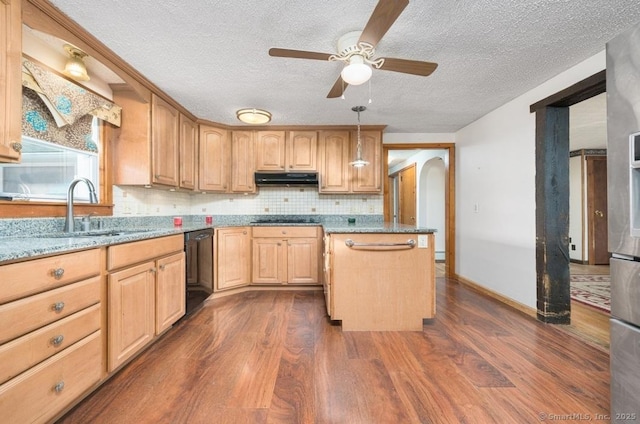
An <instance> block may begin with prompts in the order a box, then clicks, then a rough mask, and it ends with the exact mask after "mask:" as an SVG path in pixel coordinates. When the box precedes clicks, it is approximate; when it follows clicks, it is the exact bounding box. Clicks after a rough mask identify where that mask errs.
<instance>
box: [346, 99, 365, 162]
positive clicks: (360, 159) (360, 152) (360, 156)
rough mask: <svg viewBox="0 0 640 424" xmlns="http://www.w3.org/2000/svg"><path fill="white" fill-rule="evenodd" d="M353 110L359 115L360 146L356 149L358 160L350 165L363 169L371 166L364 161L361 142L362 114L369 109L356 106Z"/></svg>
mask: <svg viewBox="0 0 640 424" xmlns="http://www.w3.org/2000/svg"><path fill="white" fill-rule="evenodd" d="M351 110H352V111H354V112H357V113H358V145H357V147H356V149H357V150H356V160H354V161H353V162H349V165H351V166H353V167H354V168H362V167H363V166H367V165H369V162H367V161H366V160H364V159H362V143H361V142H360V112H363V111H365V110H367V108H366V107H364V106H354V107H352V108H351Z"/></svg>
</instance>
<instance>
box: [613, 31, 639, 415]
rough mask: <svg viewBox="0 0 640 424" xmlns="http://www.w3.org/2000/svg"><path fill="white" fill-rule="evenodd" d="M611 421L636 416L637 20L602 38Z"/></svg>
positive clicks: (637, 321) (637, 225) (637, 282)
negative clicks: (609, 254)
mask: <svg viewBox="0 0 640 424" xmlns="http://www.w3.org/2000/svg"><path fill="white" fill-rule="evenodd" d="M607 138H608V140H607V172H608V174H607V180H608V191H607V198H608V213H609V223H608V225H609V252H612V256H613V257H612V259H611V321H610V322H611V348H610V355H611V422H614V423H615V422H624V423H628V422H640V24H638V25H636V26H634V27H632V28H630V29H628V30H627V31H625V32H623V33H622V34H620V35H619V36H617V37H616V38H614V39H613V40H611V41H610V42H609V43H607Z"/></svg>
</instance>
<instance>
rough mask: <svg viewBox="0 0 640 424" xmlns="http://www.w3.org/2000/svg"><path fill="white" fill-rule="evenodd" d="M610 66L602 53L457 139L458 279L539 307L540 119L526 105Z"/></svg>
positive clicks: (489, 116)
mask: <svg viewBox="0 0 640 424" xmlns="http://www.w3.org/2000/svg"><path fill="white" fill-rule="evenodd" d="M605 65H606V61H605V52H604V50H603V51H602V52H600V53H598V54H596V55H594V56H593V57H591V58H589V59H587V60H585V61H583V62H581V63H579V64H577V65H576V66H574V67H573V68H571V69H569V70H567V71H565V72H563V73H561V74H560V75H558V76H556V77H554V78H552V79H550V80H548V81H546V82H544V83H543V84H541V85H540V86H538V87H536V88H535V89H533V90H531V91H529V92H527V93H525V94H523V95H522V96H520V97H518V98H516V99H514V100H512V101H510V102H509V103H507V104H505V105H503V106H501V107H500V108H498V109H496V110H494V111H493V112H491V113H489V114H487V115H485V116H483V117H482V118H480V119H478V120H477V121H475V122H473V123H471V124H470V125H468V126H466V127H464V128H462V129H461V130H460V131H458V132H457V133H456V137H455V139H456V161H457V163H456V171H457V175H456V206H457V211H456V220H457V222H456V259H457V262H456V272H457V273H458V274H459V275H460V276H462V277H464V278H466V279H468V280H470V281H473V282H475V283H477V284H479V285H481V286H484V287H486V288H487V289H489V290H491V291H494V292H497V293H499V294H501V295H503V296H506V297H508V298H511V299H513V300H515V301H517V302H520V303H522V304H524V305H527V306H529V307H531V308H535V305H536V269H535V262H536V253H535V240H536V228H535V227H536V222H535V208H536V202H535V114H532V113H530V112H529V106H530V105H531V104H533V103H535V102H537V101H539V100H542V99H544V98H546V97H548V96H550V95H552V94H554V93H557V92H558V91H560V90H563V89H565V88H567V87H569V86H571V85H573V84H575V83H577V82H579V81H581V80H583V79H585V78H587V77H589V76H591V75H593V74H595V73H597V72H599V71H602V70H603V69H605ZM475 205H477V208H476V207H475Z"/></svg>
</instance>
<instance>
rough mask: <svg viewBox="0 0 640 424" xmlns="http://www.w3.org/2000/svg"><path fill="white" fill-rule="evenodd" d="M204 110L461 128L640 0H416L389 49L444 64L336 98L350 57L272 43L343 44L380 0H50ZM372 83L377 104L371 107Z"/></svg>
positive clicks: (591, 48) (594, 46)
mask: <svg viewBox="0 0 640 424" xmlns="http://www.w3.org/2000/svg"><path fill="white" fill-rule="evenodd" d="M51 2H52V3H53V4H54V5H55V6H57V7H58V8H60V9H61V10H62V11H63V12H64V13H66V14H67V15H68V16H70V17H71V18H72V19H74V20H75V21H76V22H78V23H79V24H80V25H82V26H83V27H84V28H86V29H87V30H88V31H89V32H90V33H92V34H93V35H95V36H96V37H97V38H98V39H100V40H101V41H102V42H103V43H104V44H105V45H107V46H108V47H109V48H110V49H111V50H113V51H114V52H115V53H116V54H118V55H119V56H120V57H122V58H123V59H124V60H125V61H126V62H128V63H129V64H131V65H132V66H133V67H134V68H136V69H137V70H139V71H140V72H141V73H142V74H143V75H145V76H146V77H147V78H148V79H150V80H151V81H152V82H153V83H155V84H156V85H157V86H158V87H160V88H161V89H162V90H164V91H165V92H166V93H167V94H169V95H170V96H171V97H173V98H174V99H175V100H176V101H178V102H179V103H180V104H182V105H183V106H184V107H186V108H187V109H188V110H190V111H191V112H192V113H194V114H195V115H196V116H198V117H199V118H203V119H208V120H211V121H215V122H220V123H225V124H237V123H238V121H237V120H236V118H235V111H236V110H237V109H240V108H244V107H258V108H264V109H267V110H269V111H270V112H271V113H272V114H273V120H272V124H273V125H331V124H353V123H355V121H356V115H355V113H354V112H352V111H351V107H352V106H355V105H360V104H365V105H366V106H367V110H366V111H365V112H363V113H362V115H361V122H362V123H363V124H385V125H388V128H387V132H413V133H422V132H454V131H456V130H458V129H460V128H461V127H463V126H465V125H467V124H469V123H470V122H473V121H474V120H476V119H478V118H480V117H481V116H483V115H484V114H486V113H487V112H489V111H491V110H493V109H495V108H496V107H498V106H500V105H502V104H504V103H505V102H507V101H509V100H511V99H513V98H515V97H517V96H519V95H520V94H522V93H524V92H526V91H528V90H530V89H532V88H534V87H536V86H538V85H539V84H541V83H542V82H544V81H546V80H547V79H549V78H551V77H553V76H555V75H557V74H558V73H560V72H562V71H564V70H566V69H568V68H569V67H571V66H573V65H575V64H577V63H579V62H580V61H582V60H584V59H586V58H588V57H590V56H592V55H594V54H595V53H597V52H599V51H601V50H603V49H604V47H605V43H606V42H607V41H609V40H610V39H612V38H613V37H614V36H615V35H617V34H618V33H619V32H621V31H622V30H624V29H626V28H627V27H629V26H631V25H633V24H635V23H637V22H639V21H640V7H638V1H637V0H589V1H578V0H573V1H572V0H511V1H507V0H481V1H478V0H459V1H456V0H451V1H441V0H412V1H411V3H410V4H409V5H408V6H407V8H406V9H405V10H404V12H403V13H402V14H401V15H400V17H399V19H398V20H397V21H396V23H395V24H394V25H393V26H392V27H391V29H390V30H389V32H387V34H386V35H385V36H384V38H383V39H382V41H381V42H380V43H379V44H378V47H377V49H376V53H377V54H376V56H378V57H398V58H406V59H414V60H426V61H433V62H437V63H438V64H439V67H438V69H437V70H436V71H435V72H434V73H433V74H432V75H431V76H430V77H418V76H413V75H404V74H399V73H395V72H388V71H387V72H385V71H376V70H374V74H373V77H372V79H371V84H370V86H369V84H364V85H362V86H357V87H353V86H351V87H348V89H347V91H346V93H345V97H346V99H344V100H342V99H340V98H338V99H327V98H326V95H327V93H328V92H329V89H330V88H331V86H332V85H333V83H334V82H335V80H336V78H337V76H338V75H339V72H340V69H341V66H342V65H341V64H340V63H336V62H323V61H315V60H301V59H285V58H274V57H270V56H269V55H268V53H267V52H268V50H269V48H271V47H281V48H288V49H297V50H311V51H317V52H324V53H334V52H335V48H336V47H335V45H336V43H337V40H338V38H339V37H340V36H341V35H342V34H344V33H346V32H349V31H353V30H361V29H362V28H363V27H364V26H365V24H366V22H367V20H368V18H369V16H370V15H371V12H372V11H373V9H374V8H375V6H376V3H377V1H376V0H350V1H317V2H311V1H303V0H299V1H292V0H270V1H257V0H219V1H189V2H183V1H177V0H163V1H159V2H158V1H155V0H154V1H151V0H136V1H124V0H119V1H110V2H104V1H98V0H51ZM369 92H370V93H371V98H372V100H373V102H372V103H371V104H368V103H367V102H368V99H369Z"/></svg>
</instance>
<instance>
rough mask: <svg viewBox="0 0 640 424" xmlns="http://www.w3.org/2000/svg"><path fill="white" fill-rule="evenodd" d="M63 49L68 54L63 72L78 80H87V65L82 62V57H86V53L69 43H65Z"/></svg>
mask: <svg viewBox="0 0 640 424" xmlns="http://www.w3.org/2000/svg"><path fill="white" fill-rule="evenodd" d="M64 49H65V50H66V51H67V53H68V54H69V59H68V60H67V64H66V65H65V67H64V71H63V73H64V74H65V75H67V76H69V77H71V78H73V79H75V80H78V81H89V79H90V78H89V75H88V74H87V67H86V66H85V64H84V58H85V57H87V54H86V53H85V52H83V51H82V50H80V49H79V48H77V47H74V46H72V45H71V44H65V45H64Z"/></svg>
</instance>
